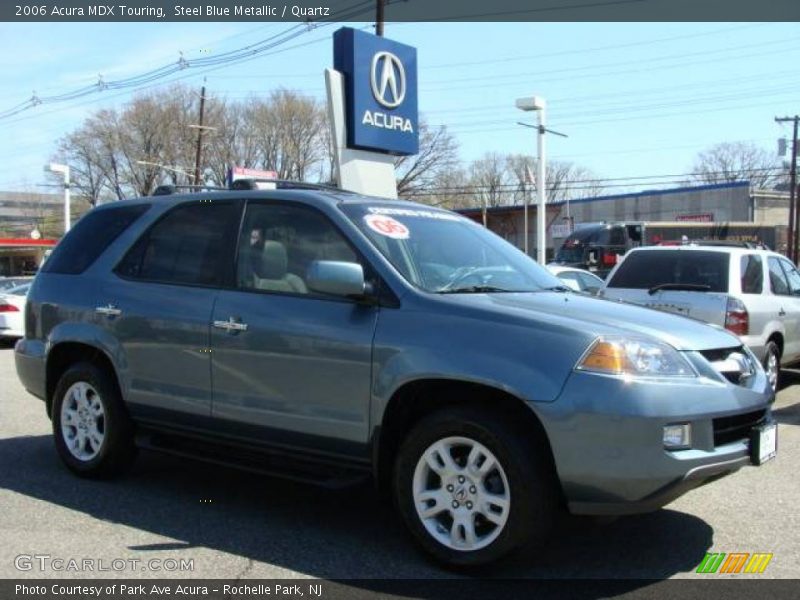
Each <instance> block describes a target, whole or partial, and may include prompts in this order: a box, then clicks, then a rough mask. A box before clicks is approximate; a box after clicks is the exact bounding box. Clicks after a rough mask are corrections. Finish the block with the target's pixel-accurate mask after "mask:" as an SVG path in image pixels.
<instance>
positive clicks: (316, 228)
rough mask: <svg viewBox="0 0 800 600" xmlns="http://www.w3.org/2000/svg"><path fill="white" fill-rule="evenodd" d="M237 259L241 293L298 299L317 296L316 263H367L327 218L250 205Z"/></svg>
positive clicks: (309, 212) (300, 210) (301, 209)
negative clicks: (312, 286) (313, 286)
mask: <svg viewBox="0 0 800 600" xmlns="http://www.w3.org/2000/svg"><path fill="white" fill-rule="evenodd" d="M237 255H238V258H237V264H236V278H237V285H238V287H240V288H243V289H253V290H263V291H271V292H285V293H294V294H308V293H311V292H310V291H309V289H308V286H307V285H306V279H307V277H306V276H307V273H308V270H309V267H311V265H312V264H313V263H314V262H315V261H339V262H355V263H360V262H361V261H360V260H359V258H358V256H357V255H356V253H355V252H354V251H353V249H352V248H351V247H350V245H349V244H348V243H347V241H346V240H345V238H344V237H343V236H342V234H341V233H340V232H339V231H338V229H336V227H335V226H334V225H333V224H332V223H331V222H330V221H329V220H328V219H327V218H325V216H323V215H322V214H321V213H319V212H317V211H316V210H313V209H310V208H305V207H298V206H287V205H280V204H259V203H250V204H248V206H247V209H246V212H245V217H244V223H243V227H242V230H241V235H240V236H239V247H238V253H237Z"/></svg>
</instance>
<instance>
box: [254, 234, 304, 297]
mask: <svg viewBox="0 0 800 600" xmlns="http://www.w3.org/2000/svg"><path fill="white" fill-rule="evenodd" d="M288 267H289V258H288V255H287V253H286V246H284V245H283V244H281V243H280V242H276V241H272V240H271V241H267V242H265V243H264V249H263V250H262V251H261V269H260V270H261V273H260V275H253V280H254V283H255V286H254V287H255V288H256V289H259V290H269V291H273V292H294V293H297V294H307V293H308V288H307V287H306V284H305V283H304V282H303V280H302V279H300V277H298V276H297V275H295V274H294V273H289V272H288Z"/></svg>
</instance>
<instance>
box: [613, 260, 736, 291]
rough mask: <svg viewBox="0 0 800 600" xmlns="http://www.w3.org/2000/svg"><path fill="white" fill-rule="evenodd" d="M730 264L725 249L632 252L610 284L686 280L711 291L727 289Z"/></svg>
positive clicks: (629, 285)
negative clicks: (718, 250) (705, 286)
mask: <svg viewBox="0 0 800 600" xmlns="http://www.w3.org/2000/svg"><path fill="white" fill-rule="evenodd" d="M729 264H730V256H729V255H728V254H727V253H725V252H707V251H702V250H692V251H688V252H684V251H675V250H647V251H645V252H632V253H630V254H629V255H628V256H626V257H625V260H624V261H623V262H622V264H621V265H620V266H619V269H617V272H616V273H615V274H614V277H613V278H612V279H611V281H609V283H608V287H613V288H633V289H648V290H649V289H650V288H652V287H655V286H657V285H663V284H665V283H684V284H689V285H707V286H708V287H709V288H710V289H709V291H712V292H727V291H728V266H729Z"/></svg>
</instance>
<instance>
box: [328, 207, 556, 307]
mask: <svg viewBox="0 0 800 600" xmlns="http://www.w3.org/2000/svg"><path fill="white" fill-rule="evenodd" d="M413 206H414V205H411V206H410V207H409V208H400V207H398V206H397V204H382V203H379V202H376V203H375V204H371V205H367V204H349V205H348V204H345V205H342V207H341V208H342V210H343V211H344V213H345V214H346V215H347V216H348V218H349V219H350V220H351V221H352V222H353V223H354V224H355V225H356V226H357V227H358V228H359V229H360V230H361V231H362V232H363V233H364V234H365V235H366V236H367V237H368V238H369V240H370V241H371V242H372V244H373V245H374V246H375V247H376V248H377V249H378V250H379V251H380V252H381V254H383V255H384V256H385V257H386V259H387V260H388V261H389V262H390V263H392V265H393V266H394V267H395V268H396V269H397V270H398V271H399V272H400V274H401V275H402V276H403V277H404V278H405V279H406V280H407V281H409V282H410V283H412V284H413V285H415V286H417V287H419V288H421V289H423V290H425V291H428V292H437V293H474V292H537V291H542V290H546V289H553V288H562V287H563V284H562V283H560V281H559V280H558V279H557V278H556V277H555V276H553V275H552V274H550V273H549V272H548V271H547V270H545V269H544V268H542V267H540V266H539V265H538V264H536V263H535V262H534V261H533V260H532V259H531V258H530V257H528V256H526V255H525V254H523V253H522V252H520V251H519V250H518V249H517V248H515V247H514V246H512V245H511V244H509V243H508V242H506V241H504V240H503V239H501V238H500V237H498V236H496V235H495V234H493V233H491V232H489V231H487V230H486V229H485V228H483V227H481V226H480V225H478V224H477V223H474V222H473V221H470V220H469V219H467V218H464V217H460V216H458V215H455V214H453V213H450V212H447V211H443V210H437V209H433V208H431V209H424V208H417V207H413Z"/></svg>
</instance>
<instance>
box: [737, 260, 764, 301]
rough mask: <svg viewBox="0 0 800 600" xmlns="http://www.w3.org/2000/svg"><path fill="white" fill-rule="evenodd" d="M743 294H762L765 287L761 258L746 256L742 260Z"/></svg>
mask: <svg viewBox="0 0 800 600" xmlns="http://www.w3.org/2000/svg"><path fill="white" fill-rule="evenodd" d="M741 274H742V293H743V294H760V293H761V290H762V289H763V287H764V268H763V265H762V263H761V257H760V256H757V255H755V254H746V255H745V256H742V259H741Z"/></svg>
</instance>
